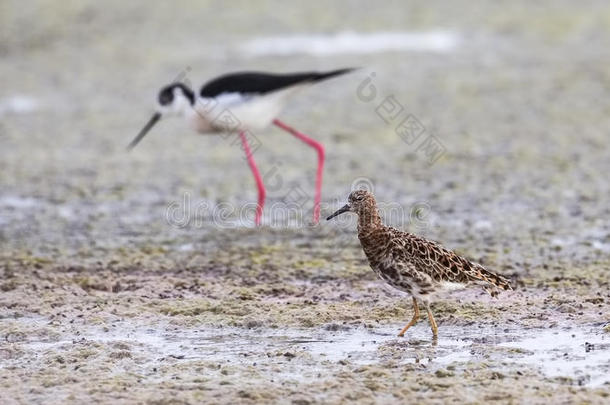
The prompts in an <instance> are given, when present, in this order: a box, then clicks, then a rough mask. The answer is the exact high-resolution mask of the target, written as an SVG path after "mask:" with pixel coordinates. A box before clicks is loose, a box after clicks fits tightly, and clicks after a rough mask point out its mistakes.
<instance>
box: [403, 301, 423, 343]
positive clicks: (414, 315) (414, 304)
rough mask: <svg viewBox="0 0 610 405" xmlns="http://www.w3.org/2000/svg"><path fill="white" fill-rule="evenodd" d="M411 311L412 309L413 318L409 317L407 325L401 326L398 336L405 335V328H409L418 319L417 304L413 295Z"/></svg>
mask: <svg viewBox="0 0 610 405" xmlns="http://www.w3.org/2000/svg"><path fill="white" fill-rule="evenodd" d="M413 311H414V312H413V318H411V321H410V322H409V323H408V324H407V326H405V327H404V328H402V330H401V331H400V333H399V334H398V336H400V337H403V336H404V335H405V332H406V331H407V329H409V328H410V327H411V326H413V325H415V323H416V322H417V320H418V319H419V307H418V306H417V300H416V299H415V297H413Z"/></svg>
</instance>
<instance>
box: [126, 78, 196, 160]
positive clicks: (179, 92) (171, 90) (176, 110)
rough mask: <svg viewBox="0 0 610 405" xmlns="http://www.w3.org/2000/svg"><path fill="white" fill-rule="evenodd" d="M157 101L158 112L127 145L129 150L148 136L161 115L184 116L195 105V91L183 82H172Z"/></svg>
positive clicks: (162, 90)
mask: <svg viewBox="0 0 610 405" xmlns="http://www.w3.org/2000/svg"><path fill="white" fill-rule="evenodd" d="M157 101H158V103H159V105H158V106H157V112H155V113H154V115H153V116H152V117H151V118H150V120H149V121H148V123H146V125H144V128H142V130H141V131H140V132H139V133H138V135H137V136H136V137H135V138H134V140H133V141H131V143H130V144H129V146H127V150H131V149H133V148H134V147H135V146H136V145H137V144H138V142H140V141H141V140H142V138H144V136H146V134H147V133H148V131H150V129H151V128H152V127H153V126H155V124H156V123H157V122H158V121H159V120H160V119H161V117H167V116H172V115H173V116H184V115H185V114H186V113H187V111H188V110H189V109H190V108H191V107H192V106H193V105H195V94H194V93H193V90H191V89H189V88H188V86H186V85H184V84H183V83H172V84H169V85H167V86H165V87H163V88H162V89H161V91H159V96H158V97H157Z"/></svg>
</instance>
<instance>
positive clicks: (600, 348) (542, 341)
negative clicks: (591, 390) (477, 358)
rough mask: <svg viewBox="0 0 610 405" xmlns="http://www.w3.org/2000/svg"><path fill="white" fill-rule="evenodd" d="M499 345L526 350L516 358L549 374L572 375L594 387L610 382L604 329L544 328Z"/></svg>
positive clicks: (609, 346)
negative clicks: (532, 335)
mask: <svg viewBox="0 0 610 405" xmlns="http://www.w3.org/2000/svg"><path fill="white" fill-rule="evenodd" d="M499 346H502V347H510V348H517V349H522V350H524V351H526V353H525V354H524V355H523V357H521V358H516V359H514V361H515V362H517V363H522V364H527V365H532V366H535V367H538V368H540V370H541V371H542V372H543V373H544V374H545V375H546V376H548V377H570V378H572V379H574V380H576V381H577V383H578V384H579V385H587V386H592V387H597V386H600V385H603V384H605V383H610V374H608V371H609V369H610V339H608V336H606V335H604V334H603V333H602V332H599V333H592V332H589V333H585V332H582V331H576V330H574V331H572V330H570V331H544V332H539V333H537V335H536V336H535V337H531V338H526V339H523V340H519V341H515V342H506V343H500V344H499ZM604 369H605V370H604Z"/></svg>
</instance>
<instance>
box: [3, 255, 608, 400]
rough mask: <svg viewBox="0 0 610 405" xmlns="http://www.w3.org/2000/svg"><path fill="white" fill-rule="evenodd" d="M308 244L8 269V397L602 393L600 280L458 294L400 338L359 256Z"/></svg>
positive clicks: (399, 315) (397, 308) (393, 302)
mask: <svg viewBox="0 0 610 405" xmlns="http://www.w3.org/2000/svg"><path fill="white" fill-rule="evenodd" d="M303 249H304V248H302V247H301V248H298V249H297V248H294V247H291V245H290V244H289V243H287V244H286V245H283V246H278V245H274V246H272V247H269V246H267V247H251V248H248V249H229V251H223V252H218V253H217V254H216V255H210V256H209V257H207V258H206V259H202V258H200V257H199V258H198V255H196V254H195V253H189V254H188V255H184V254H182V255H184V256H185V257H184V258H183V260H186V262H190V263H191V264H190V266H189V267H188V268H185V269H182V270H180V271H175V270H167V269H165V270H162V269H160V268H158V269H155V268H154V266H155V264H153V263H154V260H151V261H150V263H149V265H150V267H151V269H150V270H149V271H146V272H143V271H141V270H138V269H137V267H131V266H125V267H121V266H118V265H116V264H114V265H111V266H110V267H113V266H114V268H113V270H103V269H95V270H89V269H86V268H83V267H71V266H65V267H64V266H57V265H56V264H52V263H35V264H32V267H33V268H34V269H33V270H32V269H29V270H27V269H24V268H22V269H20V271H19V272H17V271H16V270H17V268H18V267H17V266H19V264H18V262H17V261H15V260H13V261H11V262H10V268H11V269H12V270H11V271H10V274H8V276H9V277H5V280H8V281H4V283H3V284H2V290H3V295H2V299H1V300H0V305H1V308H2V310H1V312H0V317H1V323H0V338H1V339H2V346H1V348H0V384H1V390H2V392H3V395H4V397H5V398H8V399H9V401H8V403H24V402H27V403H47V401H48V400H49V398H55V399H56V400H57V401H60V400H61V401H67V402H73V403H78V402H82V401H88V400H95V401H99V402H102V403H104V402H107V403H109V402H115V401H117V400H125V401H129V402H146V403H193V402H198V401H207V402H214V403H234V402H235V401H238V402H239V401H241V402H244V403H257V402H261V401H263V402H265V401H272V402H282V403H319V402H337V403H340V402H345V401H357V402H380V401H384V400H404V401H414V402H415V401H431V402H435V401H438V402H445V401H455V402H463V401H472V402H479V401H480V402H484V401H490V400H500V401H503V402H512V401H520V400H521V399H522V398H524V397H525V396H527V398H528V400H531V401H534V402H539V403H543V402H547V401H553V402H557V403H564V402H588V403H604V402H606V401H607V400H608V395H609V394H610V392H609V389H608V388H609V386H610V380H609V379H608V375H610V326H608V325H607V322H608V319H607V314H608V313H609V311H608V309H609V308H608V306H609V305H608V302H609V300H610V297H608V292H607V288H606V285H607V274H606V273H605V271H599V272H598V273H596V272H593V273H591V274H597V277H596V278H594V279H591V278H589V279H587V280H586V283H585V284H586V285H579V283H578V282H575V280H570V279H569V278H566V279H565V280H563V281H553V279H550V280H546V279H545V275H544V273H542V272H540V273H538V275H537V276H536V277H535V278H534V279H531V278H528V277H525V278H523V277H521V278H519V279H517V280H515V282H516V285H517V286H518V288H517V290H516V291H514V292H507V293H504V294H502V295H501V296H500V298H499V299H492V298H491V297H489V296H487V295H486V293H484V292H483V291H478V290H476V289H475V290H465V291H457V292H454V293H452V294H451V295H449V296H446V297H443V298H442V299H439V300H438V301H437V302H435V303H434V304H433V306H432V308H433V312H434V313H435V316H436V317H437V318H438V319H437V320H438V321H439V324H440V332H439V338H438V340H436V341H435V340H432V338H431V332H430V329H429V326H428V324H427V320H426V319H425V317H423V318H422V319H421V320H420V322H419V323H418V324H417V325H416V326H415V327H413V328H412V329H411V330H409V332H408V333H407V335H406V336H405V337H404V338H398V337H396V334H397V332H398V330H400V328H401V327H402V326H403V325H404V323H406V321H407V320H408V319H409V317H410V315H411V312H410V311H411V308H410V300H409V299H408V298H407V297H404V296H402V295H401V294H400V293H397V292H395V291H393V290H391V289H389V288H386V287H384V286H383V283H382V282H380V281H377V280H375V279H374V277H373V275H372V272H370V271H369V270H368V268H366V267H365V266H364V265H363V264H364V263H363V262H362V260H361V259H360V258H359V256H358V254H359V252H358V250H357V249H353V248H348V249H346V251H345V252H344V253H343V254H344V255H345V256H344V259H345V261H344V263H342V264H337V263H336V262H332V261H327V260H326V259H325V258H324V257H325V255H324V254H322V255H319V257H318V259H316V260H315V261H312V260H309V261H306V260H304V259H301V260H300V261H299V260H296V261H295V258H296V257H300V255H303V256H305V257H306V256H307V253H312V252H307V250H306V249H305V252H304V251H303ZM317 249H318V248H316V250H317ZM153 256H154V255H153ZM186 256H191V258H190V259H186ZM29 260H31V259H29ZM126 260H127V261H130V260H132V259H131V258H126ZM288 262H292V263H293V265H292V266H291V267H288V266H284V265H285V264H287V263H288ZM273 263H275V264H276V265H272V264H273ZM346 263H348V264H346ZM350 263H351V264H350ZM144 266H146V265H145V264H144ZM4 271H5V272H7V267H5V269H4ZM532 285H534V286H532Z"/></svg>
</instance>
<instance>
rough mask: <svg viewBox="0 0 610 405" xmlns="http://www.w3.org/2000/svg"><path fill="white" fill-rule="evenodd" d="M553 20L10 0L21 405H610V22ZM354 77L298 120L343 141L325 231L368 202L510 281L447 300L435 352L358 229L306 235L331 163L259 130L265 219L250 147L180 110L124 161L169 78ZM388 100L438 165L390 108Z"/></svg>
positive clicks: (10, 245)
mask: <svg viewBox="0 0 610 405" xmlns="http://www.w3.org/2000/svg"><path fill="white" fill-rule="evenodd" d="M546 3H547V2H538V3H536V5H535V6H534V5H531V4H529V2H513V3H511V5H510V6H509V5H495V2H477V3H476V4H475V3H472V2H462V1H460V2H451V5H447V4H444V3H441V2H438V3H437V2H427V3H426V5H425V6H424V5H420V6H418V5H408V6H405V5H404V4H403V2H396V3H387V4H386V5H385V6H376V7H375V8H374V9H367V8H365V7H364V5H362V4H360V5H359V4H357V3H352V2H334V3H333V5H328V4H327V3H323V4H322V3H319V2H315V1H312V2H307V4H303V5H301V6H300V7H301V8H299V9H296V8H294V7H292V6H289V5H288V3H279V2H278V3H276V2H261V3H258V4H250V3H244V4H240V5H239V7H238V6H234V7H232V8H228V7H227V6H226V5H224V4H223V3H222V2H206V3H204V4H203V5H202V4H199V3H197V4H196V2H186V3H184V4H181V5H178V6H177V5H175V4H173V5H170V4H169V3H168V4H165V5H158V6H157V7H151V6H149V5H148V3H146V4H144V3H143V2H130V3H129V4H124V2H118V1H117V2H106V3H104V5H103V6H102V5H100V4H97V3H94V2H81V3H79V4H78V5H77V4H68V3H65V4H58V3H57V2H46V1H37V2H33V3H31V4H32V5H31V6H29V7H24V6H23V5H22V4H21V3H19V2H4V3H2V5H0V26H2V27H3V28H2V29H3V32H4V33H3V35H2V40H1V41H0V55H1V56H2V57H1V58H0V73H1V74H0V84H1V85H0V249H1V250H0V276H1V278H0V402H2V403H3V404H4V403H7V404H12V403H41V404H42V403H44V404H48V403H88V402H91V401H94V402H96V403H117V402H118V403H151V404H152V403H201V402H207V403H295V404H308V403H375V402H376V403H387V402H388V401H392V400H393V401H401V402H417V403H422V402H437V403H441V402H456V403H482V402H490V401H494V400H495V401H498V402H502V403H523V402H527V403H607V402H608V401H609V396H610V378H609V377H608V375H610V315H609V314H610V311H609V306H610V292H609V290H610V289H609V287H608V286H609V282H610V272H609V270H610V225H609V224H608V218H609V217H610V206H609V205H608V195H610V182H608V180H607V175H606V173H609V172H610V159H609V158H608V151H607V144H608V128H610V97H608V92H609V90H610V63H609V62H610V46H609V45H610V44H609V43H608V38H610V36H609V34H610V6H609V5H608V4H607V3H606V2H603V1H591V2H586V3H578V4H576V3H571V2H548V4H546ZM550 4H552V5H553V7H547V6H548V5H550ZM439 30H441V31H442V33H443V34H442V35H441V36H444V37H443V38H445V42H444V44H445V45H443V46H442V47H440V48H439V47H438V46H437V47H435V46H433V45H434V44H432V45H430V48H429V49H428V48H426V47H425V46H422V47H420V48H417V49H415V48H414V49H411V50H409V49H401V50H385V51H383V50H378V51H376V50H375V49H374V46H373V47H372V48H371V49H369V50H368V51H367V52H363V53H354V51H353V50H352V51H350V52H346V51H341V50H337V51H336V52H330V53H325V54H320V53H318V54H315V53H311V52H310V53H307V52H305V53H303V52H302V51H297V50H295V51H294V52H291V51H290V47H288V51H286V52H285V53H284V54H278V51H277V49H271V50H269V49H267V50H265V49H263V50H262V51H261V50H260V49H259V48H257V49H258V51H257V52H258V53H256V52H248V49H249V48H248V46H250V45H248V44H249V43H248V41H249V40H251V39H253V38H254V39H257V38H258V39H261V38H262V39H263V40H264V39H265V38H267V37H278V36H279V37H281V38H291V36H292V35H307V34H315V33H318V34H327V35H329V37H333V35H335V34H336V33H341V32H345V31H352V32H357V33H363V34H367V33H368V34H373V33H380V32H411V33H419V34H421V33H430V32H436V33H437V34H438V32H439ZM435 35H436V34H435ZM423 38H424V39H421V38H420V40H418V41H419V42H418V43H419V44H421V43H424V42H425V36H424V37H423ZM263 42H264V41H263ZM433 42H434V41H433ZM437 45H438V44H437ZM363 46H364V45H363ZM367 46H369V45H367ZM379 46H381V45H379ZM342 66H359V67H362V69H361V70H359V71H358V72H356V73H354V74H352V75H350V76H345V77H343V78H340V79H336V80H334V81H330V82H327V83H324V84H321V85H320V86H318V87H317V88H312V89H308V90H306V91H303V92H302V93H301V94H300V95H299V97H297V98H295V100H294V102H293V103H292V104H291V105H290V106H289V107H288V109H287V110H286V112H285V114H284V115H283V118H285V120H286V122H288V123H290V124H293V125H294V126H296V127H297V128H299V129H301V130H303V131H304V132H306V133H308V134H310V135H312V136H314V137H315V138H317V139H319V140H321V141H322V142H323V143H324V144H325V145H326V147H327V157H328V160H327V165H326V170H325V183H324V190H323V199H324V204H323V207H322V215H323V216H325V215H328V214H329V213H331V212H332V211H333V210H334V209H336V208H337V207H338V206H340V204H342V203H343V201H344V199H345V197H346V195H347V193H348V192H349V190H350V188H351V187H353V186H364V187H368V188H372V189H373V190H374V192H375V194H376V195H377V197H378V199H379V200H380V202H381V203H382V210H383V214H384V216H385V218H386V221H387V222H388V223H391V224H392V225H395V226H398V227H401V228H404V229H407V230H410V231H413V232H416V233H418V234H422V235H425V236H427V237H430V238H432V239H435V240H439V241H442V242H443V243H444V244H445V245H447V246H449V247H451V248H454V249H456V250H458V251H459V252H460V253H462V254H464V255H466V256H468V257H470V258H472V259H474V260H476V261H479V262H481V263H483V264H485V265H486V266H488V267H489V268H491V269H495V270H497V271H498V272H500V273H502V274H505V275H506V276H508V277H510V278H511V279H512V280H513V284H514V286H515V291H513V292H507V293H503V294H501V295H500V296H499V298H498V299H493V298H491V297H489V296H488V295H486V294H485V292H484V291H480V290H478V289H470V290H464V291H457V292H453V293H451V294H447V295H444V296H440V297H439V298H438V299H437V300H436V301H435V302H434V303H433V305H432V309H433V312H434V314H435V316H436V319H437V321H438V323H439V326H440V330H439V338H438V340H437V341H434V340H432V339H431V332H430V329H429V326H428V324H427V320H426V319H425V316H424V317H422V320H421V322H420V323H418V324H417V325H416V326H415V327H413V328H412V329H411V330H409V332H408V333H407V336H406V337H405V338H398V337H396V334H397V332H398V331H399V330H400V328H402V326H404V324H405V323H406V321H408V320H409V319H410V316H411V308H410V299H409V298H408V297H405V296H404V295H402V294H401V293H398V292H396V291H394V290H391V289H390V288H388V287H386V286H384V285H383V283H381V282H380V281H378V280H376V279H375V277H374V274H373V273H372V272H371V271H370V269H369V268H368V266H367V264H366V260H365V258H364V255H363V253H362V251H361V250H360V248H359V245H358V241H357V238H356V235H355V224H354V222H353V219H351V220H350V219H348V218H346V219H344V220H342V221H336V222H333V223H326V222H324V223H320V224H319V225H317V226H313V225H311V224H310V223H309V220H310V216H311V209H312V202H311V199H312V196H313V176H314V173H315V172H314V169H315V156H314V154H313V152H312V151H310V150H307V149H306V148H305V147H303V146H302V145H300V144H299V143H298V141H296V140H294V139H292V138H291V137H290V136H289V135H286V134H284V133H282V132H279V131H278V130H277V129H273V128H270V129H269V130H268V131H266V132H265V133H262V134H255V136H256V139H257V140H258V148H257V150H256V152H255V157H256V160H257V162H258V164H259V167H260V169H261V171H262V172H263V173H264V175H265V179H266V182H267V184H268V195H269V200H268V203H267V209H266V212H265V220H264V224H263V226H262V227H260V228H254V227H253V226H252V202H254V201H255V200H256V192H255V188H254V185H253V181H252V178H251V174H250V173H249V171H248V168H247V164H246V162H245V161H244V159H243V158H242V153H243V152H242V151H241V149H240V147H239V145H238V144H237V143H236V142H235V138H234V137H198V136H194V135H192V134H190V133H189V132H188V130H186V129H185V126H184V124H183V123H182V122H179V121H177V120H174V121H171V120H168V121H164V122H162V123H161V124H159V126H158V127H157V128H155V129H154V130H153V132H152V133H151V134H150V136H149V137H147V138H146V139H145V140H144V141H143V142H142V144H141V145H139V146H138V148H136V149H135V150H134V151H133V152H132V153H130V154H127V153H126V152H125V151H124V148H125V146H126V144H127V143H128V142H129V141H130V140H131V138H132V137H133V136H134V135H135V134H136V133H137V131H138V130H139V129H140V127H141V125H143V124H144V123H145V121H146V119H147V118H148V116H149V114H150V113H151V111H152V106H153V102H154V98H155V93H156V91H157V89H158V87H160V86H161V85H162V84H164V83H165V82H169V81H171V80H174V79H176V78H179V79H181V80H187V81H190V82H192V83H199V82H201V81H203V80H204V79H205V78H206V77H210V76H213V75H216V74H219V73H221V72H224V71H230V70H241V69H269V70H275V71H292V70H302V69H303V68H308V69H309V68H311V69H328V68H335V67H342ZM367 79H371V81H370V82H366V86H367V87H364V84H363V83H364V81H365V80H367ZM370 86H373V87H370ZM373 88H374V92H375V95H374V97H372V98H371V97H368V96H367V97H363V93H362V91H363V89H366V90H367V91H368V90H371V89H373ZM367 95H369V96H370V93H367ZM390 96H393V97H394V98H393V100H395V101H396V102H398V103H400V105H401V106H402V107H403V111H402V112H401V114H402V115H400V117H399V118H397V120H400V119H402V118H404V117H406V116H408V115H412V116H413V117H415V118H416V119H417V121H418V122H419V123H420V124H421V126H422V127H423V128H424V132H423V135H422V137H423V138H419V139H434V140H435V141H437V142H438V144H439V145H441V149H440V150H441V151H442V153H441V154H440V156H437V157H438V159H436V158H434V159H431V157H430V156H429V155H427V154H426V151H425V148H422V147H421V143H420V142H419V141H417V142H415V141H413V139H411V138H405V137H404V136H403V137H401V136H400V135H399V134H398V133H397V132H396V126H397V124H398V121H396V120H389V119H388V116H387V115H386V116H385V118H386V120H384V119H383V118H382V117H380V115H379V111H380V109H379V108H378V107H379V106H380V105H381V104H382V103H383V101H384V100H387V98H388V97H390ZM386 121H389V122H386ZM403 135H404V134H403ZM431 135H432V136H434V138H430V136H431ZM412 141H413V142H412Z"/></svg>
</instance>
